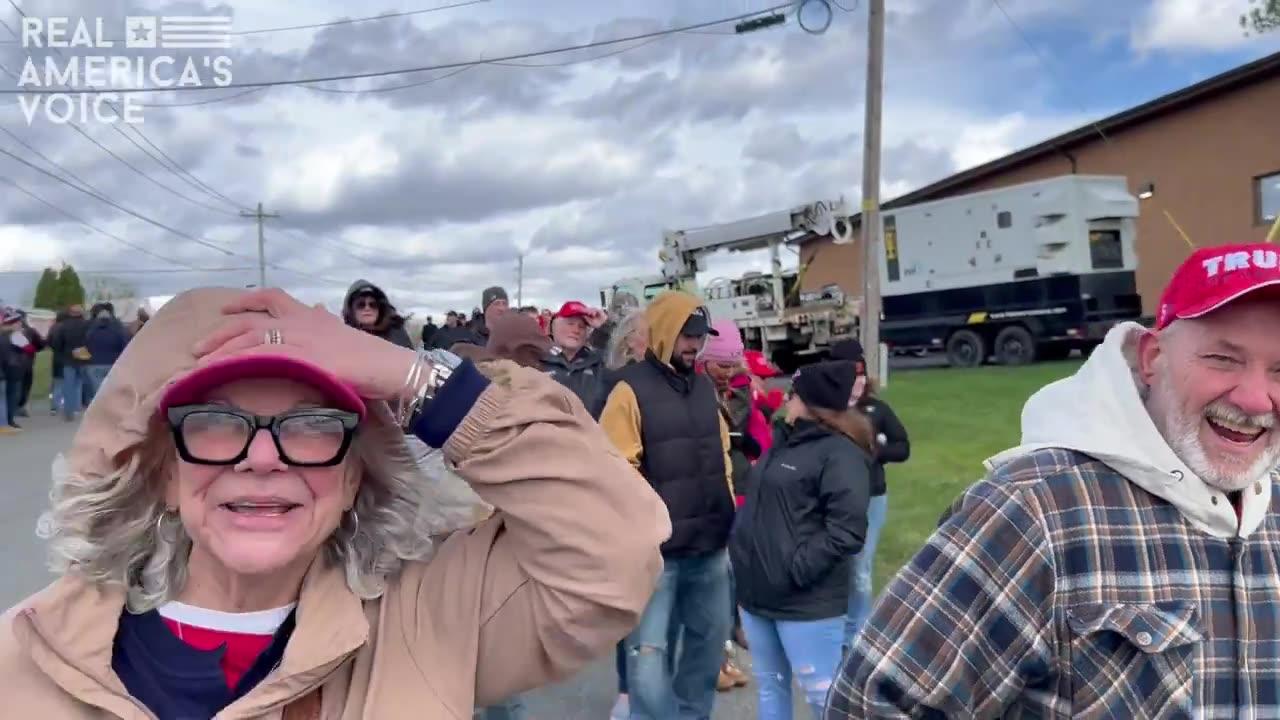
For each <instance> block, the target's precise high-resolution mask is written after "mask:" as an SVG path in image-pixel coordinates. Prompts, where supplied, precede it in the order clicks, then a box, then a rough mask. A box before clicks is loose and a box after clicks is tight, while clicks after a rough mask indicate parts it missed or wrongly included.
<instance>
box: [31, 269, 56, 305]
mask: <svg viewBox="0 0 1280 720" xmlns="http://www.w3.org/2000/svg"><path fill="white" fill-rule="evenodd" d="M32 305H33V306H35V307H38V308H41V309H44V310H56V309H58V308H59V305H58V271H57V270H54V269H53V268H49V267H47V268H45V269H44V272H43V273H40V282H38V283H36V297H35V301H34V302H33V303H32Z"/></svg>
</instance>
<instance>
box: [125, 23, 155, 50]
mask: <svg viewBox="0 0 1280 720" xmlns="http://www.w3.org/2000/svg"><path fill="white" fill-rule="evenodd" d="M124 26H125V47H129V48H144V49H145V48H154V47H156V34H157V33H156V29H157V23H156V18H155V16H150V17H145V16H144V17H138V16H131V17H127V18H125V19H124Z"/></svg>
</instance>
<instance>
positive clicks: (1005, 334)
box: [996, 325, 1036, 365]
mask: <svg viewBox="0 0 1280 720" xmlns="http://www.w3.org/2000/svg"><path fill="white" fill-rule="evenodd" d="M996 357H997V358H998V359H999V361H1000V364H1001V365H1029V364H1031V363H1033V362H1035V359H1036V341H1035V338H1033V337H1031V333H1030V332H1029V331H1028V330H1027V329H1026V328H1024V327H1022V326H1021V325H1011V326H1009V327H1007V328H1005V329H1003V330H1001V331H1000V334H999V335H996Z"/></svg>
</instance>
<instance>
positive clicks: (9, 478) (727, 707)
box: [0, 407, 807, 720]
mask: <svg viewBox="0 0 1280 720" xmlns="http://www.w3.org/2000/svg"><path fill="white" fill-rule="evenodd" d="M32 410H33V414H34V417H32V418H30V419H27V420H24V421H23V422H24V423H25V427H26V428H27V431H26V432H24V433H22V434H21V435H14V436H4V437H0V577H3V578H4V579H5V580H4V582H3V583H0V608H7V607H10V606H11V605H13V604H15V603H17V602H18V601H20V600H22V599H23V598H24V597H26V596H28V595H30V594H31V593H33V592H35V591H36V590H38V589H39V588H41V587H42V586H44V585H45V584H47V583H48V582H49V581H50V579H51V576H50V575H49V573H48V571H47V570H46V569H45V565H44V560H45V555H44V547H43V544H42V542H41V541H40V540H39V539H38V538H37V537H36V536H35V525H36V520H37V518H38V517H39V515H40V512H41V511H43V510H44V509H45V507H46V506H47V504H48V491H49V478H50V468H51V466H52V462H53V458H54V457H55V456H56V455H57V454H58V453H59V452H61V451H62V450H64V449H65V448H66V447H67V446H68V445H69V444H70V442H71V437H72V434H73V432H74V429H75V427H76V426H75V425H69V424H66V423H64V422H63V421H62V419H61V418H53V417H50V416H49V414H48V410H47V408H43V409H38V408H37V407H33V408H32ZM37 410H38V411H37ZM744 656H745V654H744ZM742 660H743V662H744V665H746V667H744V669H747V667H749V664H748V663H749V660H748V659H747V658H746V657H743V659H742ZM616 690H617V681H616V678H615V673H614V666H613V657H612V656H609V657H607V658H602V659H601V660H600V661H598V662H596V663H595V664H593V665H592V666H590V667H589V668H587V669H586V670H585V671H583V672H582V673H580V674H579V675H578V676H577V677H575V678H573V679H571V680H570V681H568V682H565V683H561V684H559V685H555V686H552V687H548V688H543V689H541V690H538V691H536V692H535V693H533V694H532V695H531V697H530V702H529V707H530V710H531V711H532V718H531V720H606V718H608V716H609V709H610V708H611V707H612V705H613V700H614V697H615V692H616ZM755 705H756V703H755V691H754V689H753V688H752V687H750V686H748V687H746V688H740V689H737V690H734V691H732V692H729V693H723V694H720V695H718V696H717V701H716V709H715V716H714V719H715V720H748V719H749V718H754V717H756V710H755ZM798 707H800V706H798ZM804 713H805V711H804V710H803V709H802V708H801V709H798V710H797V711H796V717H797V718H804V717H807V716H806V715H805V714H804Z"/></svg>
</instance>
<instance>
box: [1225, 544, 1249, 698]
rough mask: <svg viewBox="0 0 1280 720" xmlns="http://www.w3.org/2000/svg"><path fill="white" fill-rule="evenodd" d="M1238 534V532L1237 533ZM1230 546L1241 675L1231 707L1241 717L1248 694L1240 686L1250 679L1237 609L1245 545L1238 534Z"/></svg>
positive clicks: (1233, 625) (1233, 615) (1235, 643)
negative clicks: (1241, 707)
mask: <svg viewBox="0 0 1280 720" xmlns="http://www.w3.org/2000/svg"><path fill="white" fill-rule="evenodd" d="M1237 532H1238V531H1237ZM1229 545H1230V547H1231V628H1232V630H1233V633H1232V637H1231V642H1232V646H1233V648H1234V649H1235V653H1234V655H1235V656H1236V667H1237V672H1238V673H1239V674H1238V675H1237V676H1236V678H1235V682H1233V683H1232V684H1231V707H1232V715H1233V716H1235V717H1240V698H1241V697H1242V695H1243V696H1244V697H1247V696H1248V693H1247V692H1246V693H1243V694H1242V693H1241V692H1240V685H1241V684H1243V683H1244V682H1245V681H1246V680H1245V678H1247V677H1248V660H1247V658H1245V657H1244V653H1245V648H1246V647H1247V645H1246V643H1245V642H1243V640H1242V638H1244V637H1245V630H1244V628H1242V627H1240V612H1239V610H1238V609H1237V608H1236V582H1237V580H1238V579H1239V577H1240V558H1241V555H1242V554H1243V551H1244V545H1243V543H1242V542H1241V541H1240V537H1239V535H1238V534H1237V535H1236V536H1235V537H1232V538H1231V540H1230V542H1229Z"/></svg>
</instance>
